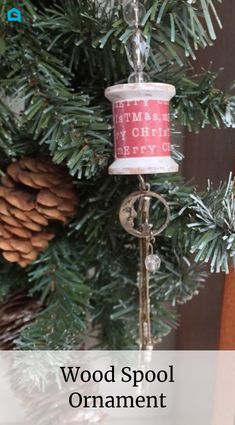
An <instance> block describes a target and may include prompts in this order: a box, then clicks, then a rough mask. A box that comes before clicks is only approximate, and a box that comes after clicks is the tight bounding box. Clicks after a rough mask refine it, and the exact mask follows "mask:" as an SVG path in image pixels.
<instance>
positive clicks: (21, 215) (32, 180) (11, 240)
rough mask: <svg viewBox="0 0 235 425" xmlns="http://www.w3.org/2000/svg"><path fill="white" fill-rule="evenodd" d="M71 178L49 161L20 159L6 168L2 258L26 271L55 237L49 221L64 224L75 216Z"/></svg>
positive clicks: (0, 202) (0, 193) (0, 215)
mask: <svg viewBox="0 0 235 425" xmlns="http://www.w3.org/2000/svg"><path fill="white" fill-rule="evenodd" d="M77 203H78V199H77V195H76V192H75V189H74V186H73V181H72V178H71V176H69V174H68V172H67V170H66V168H65V167H63V166H58V165H55V164H53V163H52V162H51V160H50V159H45V158H23V159H20V160H19V161H17V162H14V163H12V164H10V165H9V166H8V168H7V171H6V175H5V176H4V177H2V179H1V184H0V249H1V250H2V255H3V257H4V258H5V259H6V260H7V261H9V262H11V263H18V264H19V265H20V266H21V267H26V266H27V265H28V264H30V263H31V262H32V261H34V260H36V258H37V256H38V254H39V253H40V252H42V251H44V250H45V249H46V248H47V246H48V243H49V241H50V240H51V239H53V238H54V236H55V234H54V233H52V232H48V231H47V226H48V224H49V222H50V221H51V220H57V221H61V222H63V223H67V222H68V221H69V220H70V219H71V218H72V217H73V216H74V215H75V213H76V210H77Z"/></svg>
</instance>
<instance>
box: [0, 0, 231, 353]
mask: <svg viewBox="0 0 235 425" xmlns="http://www.w3.org/2000/svg"><path fill="white" fill-rule="evenodd" d="M216 3H217V2H216V1H211V0H205V1H199V0H196V1H195V2H189V1H188V2H187V1H185V2H181V1H175V0H168V1H160V2H156V1H153V0H146V1H145V2H144V4H145V8H146V14H145V16H144V19H143V25H144V27H143V32H144V36H145V37H146V38H147V39H148V40H149V42H150V41H151V43H150V44H151V50H150V59H149V62H148V65H147V71H148V73H149V75H150V76H151V79H152V81H153V82H158V83H167V84H171V85H174V86H175V87H176V96H175V97H174V98H173V99H172V104H171V105H172V107H171V118H172V121H171V122H172V130H173V133H174V127H175V123H176V122H177V125H178V124H180V125H182V126H185V127H187V129H188V130H190V131H199V130H200V128H202V127H204V126H205V125H207V124H209V125H212V126H213V127H216V128H219V127H221V126H223V125H224V123H225V122H226V120H225V115H226V111H227V110H228V109H229V108H230V105H231V103H232V101H233V96H232V94H231V93H230V92H229V91H228V92H223V91H221V90H219V89H218V88H217V87H216V78H217V75H218V73H216V72H215V73H213V72H212V71H211V70H208V71H204V72H203V73H202V75H194V74H193V68H192V64H191V63H190V60H191V59H195V57H196V51H197V49H198V48H205V47H207V46H209V45H211V44H212V43H213V41H214V39H215V38H216V35H215V26H217V25H219V26H221V24H220V20H219V17H218V15H217V13H216V10H215V6H216ZM17 5H20V6H21V10H22V16H23V19H22V23H8V22H6V19H5V14H6V13H7V5H6V4H5V3H4V4H3V5H2V6H1V17H2V28H3V30H2V33H1V43H0V48H1V52H0V53H1V87H2V92H3V93H4V95H5V96H7V98H8V100H9V101H8V105H7V104H6V102H5V101H2V102H1V104H0V150H1V171H2V174H3V175H4V176H5V177H4V178H3V183H2V186H3V187H4V191H5V188H7V189H9V190H6V194H5V192H4V194H3V196H2V197H1V199H2V200H3V201H4V205H6V204H5V202H7V203H9V202H8V200H7V196H8V199H9V194H8V193H7V192H9V193H10V191H11V190H12V189H13V188H11V187H8V186H9V184H12V181H13V182H14V185H15V184H16V185H17V186H18V190H21V189H22V185H23V186H25V183H26V186H27V191H28V193H30V194H32V192H33V193H35V192H34V191H35V190H36V191H37V189H39V191H40V190H41V189H42V187H40V188H36V187H31V189H32V192H31V190H29V186H30V185H28V183H29V180H30V184H31V185H32V184H33V185H34V186H38V181H35V180H34V179H33V180H32V179H31V177H32V175H31V176H30V179H29V180H28V174H27V173H28V172H32V171H34V170H30V169H27V170H26V169H25V167H26V165H24V166H23V169H24V170H23V173H22V172H20V173H19V169H18V168H17V166H11V165H10V164H11V163H12V162H13V160H15V159H16V160H17V162H16V164H22V163H20V162H19V161H22V160H24V159H25V158H42V157H49V158H51V161H52V162H53V163H54V164H55V165H56V164H63V165H66V167H67V173H68V174H69V173H70V174H71V175H72V176H73V178H74V181H75V185H76V186H77V188H78V193H79V205H80V206H79V208H78V209H77V213H76V214H75V217H74V219H73V220H72V222H71V223H70V224H67V225H61V223H59V222H56V221H55V222H53V229H52V230H51V231H49V233H53V234H54V235H56V237H54V238H53V240H51V241H50V242H49V244H48V247H47V248H46V249H45V250H44V251H43V252H42V253H41V254H40V256H38V257H37V259H36V260H35V261H34V262H32V263H30V265H28V266H27V267H25V268H24V270H20V268H19V267H18V265H16V264H14V263H12V264H11V265H9V263H8V261H5V260H4V262H2V273H1V275H0V284H1V286H2V288H4V290H2V291H1V293H2V297H3V298H4V299H5V297H6V294H8V295H9V293H11V292H12V291H13V290H14V286H16V285H18V286H19V285H20V286H22V288H25V287H26V288H27V290H28V292H29V294H30V295H32V294H33V295H34V296H35V297H37V298H38V299H40V300H43V305H44V306H45V307H44V309H43V311H42V312H41V313H40V315H38V316H37V317H36V318H35V320H34V322H32V323H31V324H30V325H29V326H27V327H25V328H24V329H23V330H22V332H21V333H20V335H18V337H17V342H16V344H17V347H19V348H25V349H32V348H33V349H35V348H36V349H37V348H39V349H45V348H48V349H59V348H61V349H66V348H77V347H79V346H81V344H82V343H84V341H85V340H86V338H87V334H88V332H89V335H90V337H91V338H92V336H94V337H95V338H94V344H97V341H98V344H99V345H100V346H102V347H108V348H116V349H121V348H125V347H136V346H137V334H138V329H137V326H136V323H137V317H138V286H137V282H136V270H137V264H138V255H137V250H136V244H135V241H134V240H133V238H132V236H129V235H127V234H125V232H124V231H123V230H122V228H121V226H120V224H119V221H118V209H119V206H120V203H121V200H122V199H123V197H125V195H128V194H129V193H130V192H131V191H132V189H133V188H135V181H134V179H133V178H126V177H108V175H107V168H108V166H109V165H110V164H111V163H112V162H113V152H112V151H113V147H112V145H113V144H112V134H111V113H110V105H109V102H108V101H107V99H105V96H104V90H105V89H106V88H107V87H108V86H112V85H113V84H114V83H117V82H120V83H123V80H124V79H125V78H126V77H127V75H128V73H129V66H128V63H127V60H126V57H125V53H124V43H125V41H126V40H127V39H128V38H129V35H130V30H129V28H127V26H126V24H125V22H124V20H123V17H122V7H121V5H120V3H119V2H114V4H112V5H111V3H110V4H109V3H107V2H106V1H99V2H98V1H97V2H96V1H91V0H82V1H78V0H68V1H66V2H63V1H60V0H58V1H57V0H56V1H53V2H48V1H47V2H46V1H45V2H44V1H42V2H40V4H39V3H38V2H37V1H32V2H30V3H29V2H22V4H21V2H18V4H16V6H17ZM19 100H20V102H21V105H22V103H23V107H22V112H21V114H20V115H18V114H15V113H14V112H13V111H12V106H11V105H14V106H15V104H16V103H17V102H18V101H19ZM9 105H10V106H9ZM172 153H173V156H174V160H177V159H178V160H179V159H180V158H181V157H182V155H181V153H180V152H179V151H178V150H177V147H175V146H173V149H172ZM9 166H10V167H12V168H8V167H9ZM14 167H15V168H14ZM26 168H27V167H26ZM8 170H10V173H11V174H9V172H8ZM20 171H22V167H21V166H20ZM25 173H26V174H25ZM49 174H50V173H49ZM68 174H67V175H68ZM12 176H13V177H12ZM25 179H26V180H25ZM32 181H33V183H32ZM150 183H151V190H153V191H155V192H158V193H161V195H163V196H164V198H165V199H166V201H167V202H168V203H169V206H170V223H169V226H168V227H167V229H165V231H164V232H163V233H162V234H161V236H159V238H158V254H159V256H160V258H161V268H160V269H159V270H158V271H157V273H156V274H155V275H154V276H152V278H151V280H150V295H151V305H152V309H151V320H152V332H153V335H154V338H155V340H157V339H159V338H160V337H161V336H162V335H165V334H167V333H168V332H169V331H170V329H171V328H172V327H173V326H175V325H176V324H177V322H178V317H177V314H176V312H175V310H174V306H175V304H176V303H177V302H180V303H182V302H186V301H187V300H189V299H191V298H192V296H193V295H194V294H195V293H197V291H198V288H200V287H201V285H202V284H203V282H204V281H205V272H204V271H203V270H202V267H203V264H204V263H207V262H209V263H210V264H211V268H212V271H221V270H222V271H227V270H228V266H229V262H230V259H231V257H232V256H234V253H235V234H234V208H235V207H234V197H233V185H232V182H231V181H229V182H228V183H227V184H225V185H224V186H221V187H220V188H219V189H217V190H213V189H212V188H211V187H209V188H208V191H206V192H205V193H202V194H197V193H196V192H195V190H194V189H192V188H190V187H188V186H186V185H185V184H184V182H183V181H182V179H181V178H179V177H177V176H173V175H170V174H169V175H166V176H164V177H161V176H160V175H153V176H152V177H151V179H150ZM58 184H60V183H58ZM61 184H62V190H63V189H64V187H63V184H65V186H66V189H65V191H66V192H67V189H68V188H67V182H66V178H65V181H64V182H62V183H61ZM7 185H8V186H7ZM39 186H40V185H39ZM43 187H44V186H43ZM45 189H46V190H47V189H48V188H47V187H44V189H42V190H43V195H44V196H46V195H48V193H46V194H45ZM24 190H25V188H24ZM50 191H51V188H50ZM52 192H53V191H52ZM6 195H7V196H6ZM54 195H55V197H56V198H55V200H57V197H59V198H60V199H61V198H62V199H65V200H64V201H63V205H65V208H67V205H69V202H68V201H67V198H65V197H63V196H62V193H59V192H57V193H54ZM37 196H38V193H37ZM73 199H75V198H73ZM53 201H54V198H53ZM4 205H3V207H4ZM7 205H8V204H7ZM74 205H75V203H73V209H72V208H71V210H72V211H71V212H72V213H73V214H74V213H75V209H74ZM12 207H14V208H17V209H19V208H18V206H15V205H12ZM45 207H46V208H48V207H47V206H45ZM46 208H43V210H44V212H45V210H46ZM49 208H50V209H54V206H52V205H51V206H50V207H49ZM55 210H56V211H57V213H58V211H59V209H58V208H57V207H56V208H55ZM12 211H13V210H12ZM23 212H24V213H25V210H23ZM64 212H65V211H64V210H63V213H64ZM16 213H17V214H18V211H17V212H16V211H15V210H14V214H16ZM37 213H38V214H43V213H42V210H40V211H38V210H37ZM48 213H49V212H48V210H46V214H45V216H44V218H45V219H46V220H48V219H49V215H48ZM66 214H67V213H66ZM66 214H64V215H63V214H62V215H63V217H65V216H66V218H67V215H66ZM73 214H71V216H72V215H73ZM5 217H6V215H4V214H3V213H1V229H3V230H4V231H5V230H6V225H7V226H9V224H7V223H6V219H5ZM60 217H61V215H60ZM14 218H15V219H17V217H14ZM54 218H55V217H54ZM152 218H153V225H154V226H155V227H158V226H159V225H160V224H161V221H162V217H159V214H158V212H157V211H156V212H155V213H154V214H153V217H152ZM4 219H5V221H4ZM7 220H8V219H7ZM32 221H33V220H32V219H30V222H32ZM63 221H67V220H66V219H65V218H64V220H63ZM35 224H38V223H35ZM10 227H11V228H12V227H15V226H14V225H13V221H12V224H10ZM3 230H2V231H3ZM8 230H9V229H7V231H8ZM27 230H31V229H27ZM46 231H48V229H47V230H46ZM5 235H7V236H8V234H6V233H5ZM16 236H17V235H16ZM3 238H4V239H7V238H6V237H4V236H3ZM13 248H14V247H13ZM14 249H15V248H14ZM22 249H23V248H22ZM3 251H5V252H6V251H7V250H5V248H4V246H3ZM7 252H9V251H7ZM192 253H194V254H195V258H194V259H193V258H192ZM26 255H27V254H26ZM8 258H10V257H8ZM35 258H36V257H35ZM27 260H28V259H27ZM30 260H31V259H30ZM18 262H19V261H18ZM22 265H23V264H22ZM24 265H25V266H26V264H24ZM9 267H10V275H11V282H9V280H8V279H7V276H6V270H7V271H8V273H9ZM19 276H20V279H19ZM165 302H167V304H165ZM169 304H172V305H173V307H171V308H169Z"/></svg>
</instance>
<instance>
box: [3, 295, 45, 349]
mask: <svg viewBox="0 0 235 425" xmlns="http://www.w3.org/2000/svg"><path fill="white" fill-rule="evenodd" d="M41 309H42V305H41V304H40V303H39V301H38V300H37V299H36V298H34V297H29V296H28V295H27V294H26V293H25V292H17V293H14V294H11V295H10V296H9V297H7V299H6V300H4V301H2V302H1V303H0V318H1V319H0V350H12V349H14V347H15V344H14V341H15V340H16V338H17V337H18V335H19V334H20V332H21V331H22V329H23V328H24V327H25V326H26V325H29V323H31V322H32V321H33V320H34V318H35V317H36V316H37V314H38V313H39V312H40V310H41Z"/></svg>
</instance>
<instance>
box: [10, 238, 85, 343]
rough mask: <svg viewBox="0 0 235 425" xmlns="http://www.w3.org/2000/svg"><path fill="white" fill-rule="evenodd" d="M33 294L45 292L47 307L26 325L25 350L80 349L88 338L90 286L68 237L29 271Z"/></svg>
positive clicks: (22, 341)
mask: <svg viewBox="0 0 235 425" xmlns="http://www.w3.org/2000/svg"><path fill="white" fill-rule="evenodd" d="M29 282H30V283H31V285H33V286H32V289H31V292H30V293H31V294H41V295H40V296H41V301H42V303H43V304H44V305H45V308H44V310H43V311H42V312H41V313H40V314H39V315H38V317H37V319H36V321H35V322H34V323H33V324H31V325H30V326H28V327H26V328H25V329H24V330H23V332H22V334H21V336H20V338H19V340H18V341H17V345H18V347H19V348H21V349H27V350H28V349H47V350H50V349H52V350H56V349H70V348H78V347H79V346H80V345H81V343H82V341H83V340H84V338H85V331H86V319H87V316H86V315H87V311H88V310H89V308H88V304H89V298H90V289H89V287H88V286H87V285H85V284H84V278H83V277H82V274H81V268H80V260H78V253H77V252H76V249H75V247H74V245H73V244H71V243H69V240H68V239H67V238H66V237H65V238H61V239H58V240H56V241H53V242H52V243H51V245H50V247H49V248H48V250H47V251H46V252H44V253H43V254H42V256H41V257H40V259H39V260H37V261H35V263H34V264H33V265H32V267H31V269H30V270H29Z"/></svg>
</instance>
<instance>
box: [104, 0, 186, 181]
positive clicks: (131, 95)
mask: <svg viewBox="0 0 235 425" xmlns="http://www.w3.org/2000/svg"><path fill="white" fill-rule="evenodd" d="M144 16H145V11H144V6H143V5H141V4H140V3H139V2H138V1H135V0H133V1H129V2H128V3H127V4H126V5H125V6H124V19H125V20H126V22H127V23H128V24H129V25H130V26H131V27H134V29H133V30H132V32H131V34H130V36H129V38H128V40H127V42H126V45H125V47H126V52H127V57H128V60H129V63H130V65H131V67H132V68H133V70H134V72H133V73H132V74H131V75H130V77H129V83H128V84H120V85H116V86H112V87H109V88H107V89H106V92H105V95H106V97H107V98H108V99H109V100H110V101H111V102H112V105H113V123H114V149H115V161H114V163H113V164H112V165H111V166H110V167H109V174H154V173H167V172H175V171H178V165H177V163H176V162H175V161H174V160H173V159H172V158H171V157H170V153H171V147H170V116H169V101H170V99H171V98H172V97H173V96H174V95H175V87H174V86H172V85H170V84H162V83H152V82H146V81H148V80H149V77H148V75H147V74H146V73H144V72H143V70H144V67H145V65H146V63H147V60H148V56H149V45H148V41H147V39H146V38H145V36H144V34H143V33H142V32H141V31H140V29H139V28H138V27H139V25H141V23H142V21H143V17H144Z"/></svg>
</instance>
